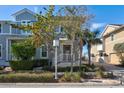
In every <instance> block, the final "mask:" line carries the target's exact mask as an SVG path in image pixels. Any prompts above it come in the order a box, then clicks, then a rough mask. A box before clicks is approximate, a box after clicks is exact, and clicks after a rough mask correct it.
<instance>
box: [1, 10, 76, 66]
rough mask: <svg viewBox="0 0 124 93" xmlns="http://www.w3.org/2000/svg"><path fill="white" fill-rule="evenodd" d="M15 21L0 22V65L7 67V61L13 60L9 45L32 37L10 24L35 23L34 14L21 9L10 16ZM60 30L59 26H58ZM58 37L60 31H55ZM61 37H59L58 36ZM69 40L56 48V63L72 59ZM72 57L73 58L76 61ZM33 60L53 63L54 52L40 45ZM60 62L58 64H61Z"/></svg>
mask: <svg viewBox="0 0 124 93" xmlns="http://www.w3.org/2000/svg"><path fill="white" fill-rule="evenodd" d="M12 16H13V17H14V19H15V20H13V21H11V20H0V65H2V66H9V62H8V61H9V60H13V58H14V56H13V54H12V51H11V45H12V43H13V42H15V41H16V42H17V41H19V40H22V39H25V38H26V37H28V36H29V35H32V33H31V32H30V31H23V30H19V29H16V28H13V27H12V26H11V24H12V23H16V24H23V25H27V24H32V23H33V22H36V21H37V19H36V17H35V13H34V12H33V11H31V10H29V9H26V8H25V9H22V10H20V11H18V12H16V13H14V14H12ZM60 28H61V26H60ZM57 33H58V36H59V35H60V33H61V29H59V30H58V31H57ZM60 37H61V35H60ZM72 44H73V43H72V41H71V40H64V42H63V43H60V46H59V47H58V52H59V53H58V61H59V62H60V61H61V62H67V61H70V60H71V58H72V53H73V46H72ZM77 55H78V52H77V54H75V55H73V58H74V59H76V57H75V56H77ZM35 59H49V60H50V61H51V62H53V63H54V50H53V51H48V50H47V45H42V46H41V47H40V48H37V49H36V54H35ZM61 62H60V63H61Z"/></svg>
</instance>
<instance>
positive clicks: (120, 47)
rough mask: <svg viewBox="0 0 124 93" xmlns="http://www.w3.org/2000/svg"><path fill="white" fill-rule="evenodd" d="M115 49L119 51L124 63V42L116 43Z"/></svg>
mask: <svg viewBox="0 0 124 93" xmlns="http://www.w3.org/2000/svg"><path fill="white" fill-rule="evenodd" d="M113 49H114V51H115V52H116V53H117V56H118V57H119V58H120V62H121V64H122V65H124V43H117V44H115V45H114V47H113Z"/></svg>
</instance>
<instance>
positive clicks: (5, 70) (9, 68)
mask: <svg viewBox="0 0 124 93" xmlns="http://www.w3.org/2000/svg"><path fill="white" fill-rule="evenodd" d="M3 71H4V72H11V71H12V69H11V67H5V68H4V70H3Z"/></svg>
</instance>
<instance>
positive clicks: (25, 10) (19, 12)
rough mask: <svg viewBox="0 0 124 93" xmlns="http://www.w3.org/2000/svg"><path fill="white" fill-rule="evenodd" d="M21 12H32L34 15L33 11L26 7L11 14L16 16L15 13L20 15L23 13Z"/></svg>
mask: <svg viewBox="0 0 124 93" xmlns="http://www.w3.org/2000/svg"><path fill="white" fill-rule="evenodd" d="M23 12H28V13H30V14H32V15H35V13H34V12H33V11H31V10H29V9H27V8H24V9H22V10H20V11H17V12H16V13H14V14H12V16H14V17H16V16H17V15H20V14H21V13H23Z"/></svg>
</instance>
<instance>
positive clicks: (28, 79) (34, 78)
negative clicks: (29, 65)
mask: <svg viewBox="0 0 124 93" xmlns="http://www.w3.org/2000/svg"><path fill="white" fill-rule="evenodd" d="M0 82H3V83H16V82H22V83H33V82H34V83H39V82H55V80H54V75H53V74H52V73H50V72H47V73H41V74H35V73H32V74H29V73H11V74H2V75H0Z"/></svg>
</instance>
